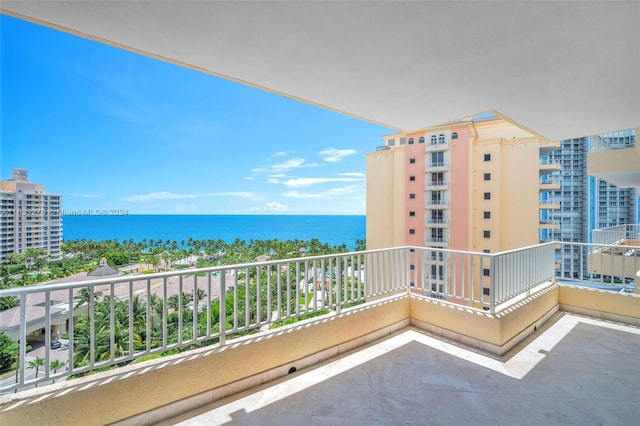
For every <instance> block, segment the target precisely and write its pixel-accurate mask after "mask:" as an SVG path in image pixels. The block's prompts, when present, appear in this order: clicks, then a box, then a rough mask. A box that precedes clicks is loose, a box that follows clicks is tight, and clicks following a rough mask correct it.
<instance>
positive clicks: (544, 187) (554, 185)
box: [538, 180, 562, 191]
mask: <svg viewBox="0 0 640 426" xmlns="http://www.w3.org/2000/svg"><path fill="white" fill-rule="evenodd" d="M538 188H539V189H540V191H559V190H560V189H561V188H562V187H561V185H560V182H558V181H554V180H547V181H542V182H540V184H539V186H538Z"/></svg>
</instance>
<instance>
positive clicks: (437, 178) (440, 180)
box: [431, 172, 444, 185]
mask: <svg viewBox="0 0 640 426" xmlns="http://www.w3.org/2000/svg"><path fill="white" fill-rule="evenodd" d="M431 184H432V185H443V184H444V173H443V172H440V173H431Z"/></svg>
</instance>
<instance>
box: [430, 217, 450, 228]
mask: <svg viewBox="0 0 640 426" xmlns="http://www.w3.org/2000/svg"><path fill="white" fill-rule="evenodd" d="M425 223H426V225H427V227H428V228H446V227H448V226H449V220H448V219H447V218H446V217H442V218H440V217H437V218H433V217H427V218H426V219H425Z"/></svg>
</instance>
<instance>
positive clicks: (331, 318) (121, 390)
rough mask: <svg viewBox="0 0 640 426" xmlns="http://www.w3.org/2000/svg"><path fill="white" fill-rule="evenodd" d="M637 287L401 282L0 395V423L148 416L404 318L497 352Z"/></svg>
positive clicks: (189, 404)
mask: <svg viewBox="0 0 640 426" xmlns="http://www.w3.org/2000/svg"><path fill="white" fill-rule="evenodd" d="M639 302H640V297H638V296H634V295H623V294H616V293H607V292H602V291H594V290H589V289H584V288H579V287H572V286H556V285H546V286H542V287H541V288H540V290H539V291H536V292H533V294H531V295H529V296H527V297H525V298H523V299H522V300H521V301H520V302H518V303H517V304H516V305H515V307H513V306H512V307H510V308H508V309H505V310H502V311H500V312H499V313H497V314H495V315H491V314H489V313H486V312H482V311H478V310H474V309H472V308H465V307H463V306H460V305H453V304H449V303H446V302H442V301H436V300H431V299H427V298H424V297H421V296H416V295H410V296H409V295H407V294H406V293H404V292H402V293H400V294H398V295H395V296H391V297H389V298H386V299H383V300H378V301H376V302H372V303H369V304H366V305H362V306H358V307H354V308H350V309H348V310H344V311H343V312H342V314H340V315H333V314H329V315H326V316H323V317H318V318H314V319H310V320H306V321H303V322H300V323H298V324H294V325H290V326H287V327H284V328H280V329H277V330H271V331H268V332H263V333H260V334H258V335H253V336H245V337H243V338H240V339H238V340H234V341H233V342H230V344H229V345H228V346H223V347H211V348H201V349H197V350H194V351H191V352H186V353H183V354H179V355H174V356H171V357H165V358H161V359H156V360H152V361H147V362H144V363H141V364H134V365H130V366H127V367H123V368H120V369H116V370H111V371H108V372H105V373H99V374H96V375H94V376H89V377H85V378H81V379H76V380H74V381H71V382H65V383H60V384H56V385H52V386H48V387H46V388H40V389H33V390H28V391H24V392H21V393H19V394H16V395H8V396H4V397H2V399H1V400H0V422H1V423H2V424H85V425H91V424H107V423H112V422H119V421H123V424H150V423H153V422H156V421H159V420H161V419H163V418H166V417H168V416H172V415H175V414H177V413H180V412H183V411H186V410H190V409H194V408H196V407H198V406H201V405H204V404H207V403H210V402H212V401H214V400H217V399H220V398H222V397H225V396H228V395H230V394H233V393H236V392H239V391H242V390H244V389H248V388H251V387H255V386H258V385H260V384H262V383H264V382H267V381H270V380H274V379H276V378H278V377H281V376H284V375H286V374H287V372H288V371H289V369H290V368H291V367H295V368H297V369H301V368H305V367H308V366H310V365H314V364H317V363H319V362H321V361H322V360H324V359H327V358H330V357H333V356H336V355H339V354H341V353H344V352H347V351H349V350H351V349H354V348H356V347H358V346H361V345H363V344H366V343H368V342H370V341H373V340H376V339H378V338H380V337H382V336H384V335H386V334H388V333H391V332H393V331H395V330H398V329H402V328H404V327H406V326H407V325H409V323H411V324H412V325H414V326H417V327H421V328H425V329H427V330H428V331H431V332H433V333H435V334H437V335H441V336H444V337H447V338H451V339H454V340H457V341H460V342H462V343H464V344H468V345H471V346H474V347H478V348H480V349H482V350H486V351H489V352H493V353H504V352H505V351H506V350H508V349H510V348H512V347H513V346H515V345H516V344H517V343H518V342H520V341H521V340H522V339H524V338H525V337H526V336H527V335H529V334H530V333H532V332H533V331H534V330H535V328H537V327H539V326H540V325H542V324H543V323H544V322H545V321H546V319H547V318H549V317H550V316H551V315H552V314H553V313H555V312H556V311H557V310H558V308H562V309H566V310H569V311H572V312H578V313H588V314H590V315H596V316H599V317H602V318H606V319H612V318H615V319H618V320H625V322H629V323H634V324H640V311H639V309H638V306H639Z"/></svg>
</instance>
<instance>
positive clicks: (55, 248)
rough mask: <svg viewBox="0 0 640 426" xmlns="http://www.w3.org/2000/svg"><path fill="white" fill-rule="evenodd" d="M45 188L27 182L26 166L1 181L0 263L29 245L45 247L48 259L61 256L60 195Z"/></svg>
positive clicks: (24, 250) (22, 251)
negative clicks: (48, 192)
mask: <svg viewBox="0 0 640 426" xmlns="http://www.w3.org/2000/svg"><path fill="white" fill-rule="evenodd" d="M45 189H46V188H45V186H44V185H41V184H38V183H34V182H30V181H29V178H28V174H27V170H25V169H13V173H12V177H11V179H8V180H1V181H0V209H1V211H0V226H1V229H0V263H6V262H7V261H8V258H7V256H8V255H9V254H11V253H18V254H21V253H25V252H26V251H27V250H28V249H30V248H40V249H44V250H45V251H46V253H47V257H48V259H49V260H57V259H60V258H62V252H61V249H60V244H61V243H62V195H60V194H47V193H46V191H45Z"/></svg>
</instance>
